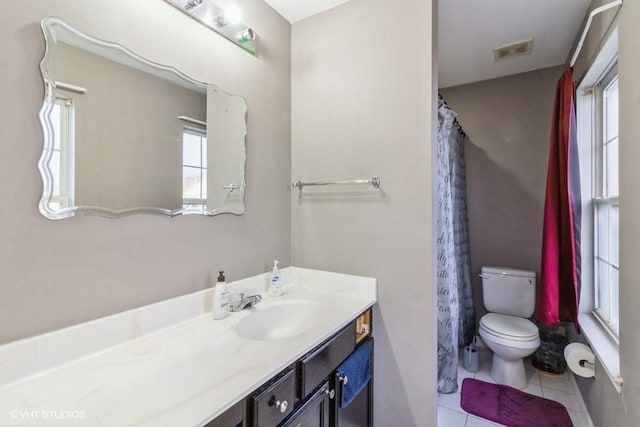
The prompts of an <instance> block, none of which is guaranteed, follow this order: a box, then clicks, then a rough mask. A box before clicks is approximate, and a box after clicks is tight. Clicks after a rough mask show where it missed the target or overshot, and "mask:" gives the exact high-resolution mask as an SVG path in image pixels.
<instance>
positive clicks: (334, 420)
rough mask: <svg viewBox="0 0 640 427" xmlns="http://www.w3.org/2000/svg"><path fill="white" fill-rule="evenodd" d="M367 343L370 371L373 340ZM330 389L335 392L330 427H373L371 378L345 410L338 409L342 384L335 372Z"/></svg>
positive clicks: (370, 339)
mask: <svg viewBox="0 0 640 427" xmlns="http://www.w3.org/2000/svg"><path fill="white" fill-rule="evenodd" d="M368 341H369V344H370V346H371V357H372V359H371V363H372V366H371V369H372V370H373V351H374V346H373V344H374V343H373V338H369V339H368ZM331 389H332V390H335V398H334V399H332V400H331V427H371V426H373V377H372V378H371V379H370V380H369V383H368V384H367V386H366V387H365V388H364V389H363V390H362V391H361V392H360V393H359V394H358V395H357V396H356V397H355V399H353V401H352V402H351V403H350V404H349V405H348V406H347V407H346V408H340V401H341V400H342V383H341V380H340V377H339V376H338V374H337V372H335V373H334V375H333V376H332V379H331Z"/></svg>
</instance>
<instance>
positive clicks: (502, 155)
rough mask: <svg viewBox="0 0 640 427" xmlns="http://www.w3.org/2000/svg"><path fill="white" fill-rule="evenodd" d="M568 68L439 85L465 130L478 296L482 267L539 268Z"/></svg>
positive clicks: (480, 310) (478, 301)
mask: <svg viewBox="0 0 640 427" xmlns="http://www.w3.org/2000/svg"><path fill="white" fill-rule="evenodd" d="M562 71H563V67H552V68H545V69H542V70H536V71H532V72H529V73H522V74H517V75H513V76H508V77H501V78H498V79H493V80H486V81H482V82H478V83H471V84H467V85H462V86H456V87H451V88H446V89H441V90H440V92H441V93H442V95H443V96H444V98H445V100H446V101H447V103H448V104H449V106H450V107H451V108H452V109H453V110H454V111H455V112H456V113H458V121H459V123H460V124H461V125H462V127H463V128H464V130H465V132H466V134H467V141H466V144H465V166H466V172H467V209H468V212H469V240H470V246H471V269H472V278H473V295H474V303H475V307H476V314H477V319H478V320H479V319H480V316H481V315H483V314H484V313H485V310H484V307H483V304H482V283H481V280H480V279H479V278H478V274H479V273H480V268H481V267H482V266H485V265H486V266H491V265H496V266H506V267H514V268H521V269H525V270H532V271H535V272H536V273H538V275H539V273H540V256H541V245H542V215H543V210H544V195H545V185H546V177H547V159H548V153H549V135H550V132H551V116H552V113H553V98H554V94H555V87H556V83H557V81H558V78H559V77H560V75H561V74H562Z"/></svg>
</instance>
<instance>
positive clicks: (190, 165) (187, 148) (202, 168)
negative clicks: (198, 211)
mask: <svg viewBox="0 0 640 427" xmlns="http://www.w3.org/2000/svg"><path fill="white" fill-rule="evenodd" d="M182 204H183V208H202V209H204V208H205V207H206V204H207V135H206V131H204V130H201V129H196V128H190V127H185V128H184V131H183V133H182Z"/></svg>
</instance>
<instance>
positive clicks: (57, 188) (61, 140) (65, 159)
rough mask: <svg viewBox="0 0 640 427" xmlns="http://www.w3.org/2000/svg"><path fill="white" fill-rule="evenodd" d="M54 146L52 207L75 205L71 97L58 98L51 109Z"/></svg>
mask: <svg viewBox="0 0 640 427" xmlns="http://www.w3.org/2000/svg"><path fill="white" fill-rule="evenodd" d="M51 123H52V125H53V134H54V138H53V147H52V148H51V162H50V163H49V169H50V170H51V174H52V175H53V195H52V197H51V204H50V206H51V208H52V209H64V208H68V207H70V206H73V205H74V203H73V190H74V180H73V176H74V173H73V172H74V163H73V148H74V141H73V137H74V107H73V100H72V99H70V98H56V101H55V103H54V104H53V108H52V110H51Z"/></svg>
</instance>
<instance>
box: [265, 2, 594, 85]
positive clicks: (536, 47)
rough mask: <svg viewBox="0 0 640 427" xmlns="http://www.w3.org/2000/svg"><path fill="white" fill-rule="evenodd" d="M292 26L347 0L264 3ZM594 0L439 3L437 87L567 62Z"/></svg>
mask: <svg viewBox="0 0 640 427" xmlns="http://www.w3.org/2000/svg"><path fill="white" fill-rule="evenodd" d="M265 1H266V2H267V3H269V5H271V7H273V8H274V9H275V10H276V11H277V12H278V13H280V14H281V15H282V16H284V17H285V18H286V19H287V20H288V21H289V22H291V23H295V22H297V21H301V20H303V19H305V18H308V17H309V16H312V15H315V14H318V13H321V12H324V11H326V10H329V9H332V8H334V7H336V6H339V5H341V4H343V3H346V2H347V1H349V0H265ZM589 3H590V0H440V1H439V2H438V70H439V73H438V74H439V76H438V78H439V87H450V86H457V85H461V84H465V83H471V82H477V81H481V80H488V79H493V78H496V77H502V76H507V75H511V74H518V73H524V72H526V71H532V70H537V69H540V68H545V67H552V66H554V65H560V64H563V63H564V62H565V61H566V59H567V57H568V56H569V50H570V49H571V45H572V43H573V41H574V39H575V37H576V34H577V32H578V31H579V29H580V24H581V23H582V20H583V18H584V16H585V13H586V11H587V8H588V6H589ZM530 38H533V39H534V40H533V51H532V53H531V54H529V55H523V56H519V57H515V58H512V59H506V60H502V61H499V62H496V61H494V59H493V49H494V48H496V47H500V46H504V45H508V44H511V43H515V42H519V41H523V40H527V39H530Z"/></svg>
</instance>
